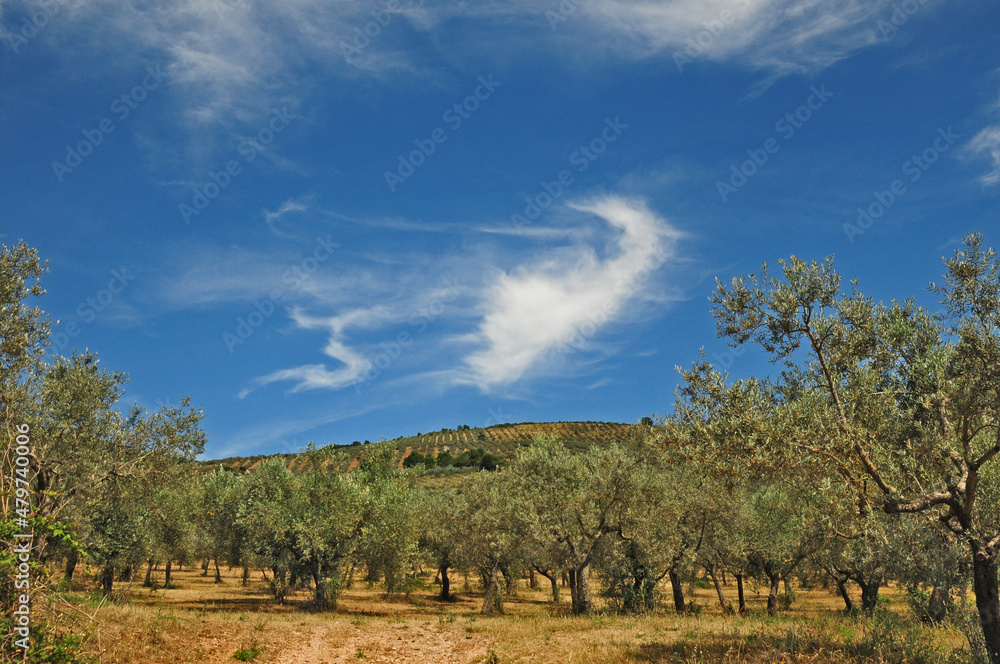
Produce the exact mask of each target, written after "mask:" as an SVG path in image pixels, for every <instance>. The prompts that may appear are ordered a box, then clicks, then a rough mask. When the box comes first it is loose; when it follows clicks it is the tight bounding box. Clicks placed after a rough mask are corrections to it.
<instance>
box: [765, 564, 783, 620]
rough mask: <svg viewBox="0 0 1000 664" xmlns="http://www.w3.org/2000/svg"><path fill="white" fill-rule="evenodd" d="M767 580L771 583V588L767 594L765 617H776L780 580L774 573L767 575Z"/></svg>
mask: <svg viewBox="0 0 1000 664" xmlns="http://www.w3.org/2000/svg"><path fill="white" fill-rule="evenodd" d="M764 573H765V574H767V578H768V579H769V580H770V581H771V587H770V589H769V590H768V592H767V615H769V616H776V615H778V590H780V588H781V578H780V577H779V576H778V574H776V573H773V574H772V573H768V572H766V571H765V572H764Z"/></svg>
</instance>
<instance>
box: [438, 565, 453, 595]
mask: <svg viewBox="0 0 1000 664" xmlns="http://www.w3.org/2000/svg"><path fill="white" fill-rule="evenodd" d="M438 574H439V575H440V576H441V595H440V597H441V599H443V600H444V601H446V602H447V601H449V600H451V581H450V580H449V579H448V566H447V565H442V566H441V567H439V568H438Z"/></svg>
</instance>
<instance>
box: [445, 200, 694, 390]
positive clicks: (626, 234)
mask: <svg viewBox="0 0 1000 664" xmlns="http://www.w3.org/2000/svg"><path fill="white" fill-rule="evenodd" d="M572 207H573V208H575V209H576V210H578V211H580V212H584V213H589V214H593V215H596V216H597V217H600V218H601V219H603V220H604V221H605V222H607V224H609V225H610V226H611V227H613V228H614V229H615V230H616V231H618V232H619V236H618V238H617V239H616V240H615V242H614V247H613V249H612V253H614V255H613V256H610V257H607V258H603V259H602V258H601V257H600V256H599V255H598V252H597V249H596V248H595V247H593V246H590V245H585V244H578V245H575V246H572V247H569V248H567V249H565V250H563V251H560V252H557V253H555V254H553V255H550V256H547V257H546V258H544V259H542V260H540V261H539V262H537V263H532V264H528V265H523V266H521V267H520V268H518V269H516V270H513V271H511V272H503V273H501V274H500V275H499V276H497V277H496V279H495V280H494V281H493V283H492V284H490V285H489V286H488V287H487V288H486V290H485V292H484V293H483V297H482V302H481V305H480V307H481V310H482V320H481V322H480V323H479V326H478V329H477V330H476V332H475V333H473V334H472V335H470V336H469V337H467V338H466V340H468V341H474V342H476V343H478V344H479V345H480V346H481V348H479V349H478V350H476V351H474V352H472V353H471V354H469V355H467V356H466V357H465V358H464V368H463V369H462V370H460V371H459V372H458V374H457V381H458V382H463V383H473V384H477V385H479V386H481V387H483V388H484V389H491V388H494V387H498V386H503V385H509V384H511V383H514V382H516V381H518V380H519V379H521V378H522V376H524V375H525V373H527V372H528V371H529V370H531V369H532V368H534V367H537V366H538V365H539V364H542V363H544V362H545V361H546V360H548V359H551V358H550V357H549V356H550V354H551V353H553V352H554V351H556V350H558V349H560V348H564V347H565V346H566V345H567V344H573V343H574V338H579V337H580V335H581V332H583V336H584V337H587V338H590V337H593V335H594V334H595V333H596V331H597V329H599V328H600V327H602V326H604V325H606V324H607V323H610V322H613V321H615V320H617V319H620V318H621V317H622V316H623V314H624V313H625V309H626V307H627V306H628V305H629V304H634V303H635V302H636V301H637V300H639V299H641V298H642V297H643V295H644V294H645V291H647V290H648V287H649V285H650V282H649V281H648V278H649V274H650V272H651V271H655V270H656V269H657V268H659V267H660V266H662V265H663V264H664V263H665V262H667V261H669V260H670V259H671V258H672V257H673V255H674V252H675V249H676V244H677V241H678V240H679V239H680V238H681V233H680V232H679V231H677V230H676V229H674V228H673V227H671V226H670V225H669V224H668V223H667V222H666V221H664V220H663V219H661V218H660V217H658V216H657V215H656V214H655V213H654V212H652V211H651V210H650V209H649V208H648V207H647V206H646V205H645V204H644V203H643V202H641V201H638V200H634V199H625V198H619V197H615V196H607V197H603V198H600V199H597V200H594V201H592V202H590V203H587V204H577V205H573V206H572ZM588 330H592V331H590V332H589V333H588Z"/></svg>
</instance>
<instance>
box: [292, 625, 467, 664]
mask: <svg viewBox="0 0 1000 664" xmlns="http://www.w3.org/2000/svg"><path fill="white" fill-rule="evenodd" d="M289 639H290V643H289V645H288V646H286V647H285V648H283V649H282V651H281V652H280V653H278V655H277V657H276V658H275V659H274V660H272V661H273V662H275V664H334V663H342V662H357V661H365V662H373V663H377V664H390V663H392V664H395V663H397V662H406V663H411V662H412V663H413V664H466V663H467V662H469V661H470V660H472V659H474V658H475V657H477V656H481V655H482V654H484V653H485V652H486V647H485V646H484V645H483V644H482V643H481V642H479V641H478V639H477V640H471V639H466V638H465V633H464V631H463V630H462V629H461V628H459V627H458V626H457V625H452V624H442V623H437V622H428V621H401V622H392V621H382V620H379V621H373V622H372V623H367V624H364V625H348V624H342V623H339V622H338V623H335V624H330V625H310V626H300V627H296V628H294V629H292V630H291V631H290V634H289Z"/></svg>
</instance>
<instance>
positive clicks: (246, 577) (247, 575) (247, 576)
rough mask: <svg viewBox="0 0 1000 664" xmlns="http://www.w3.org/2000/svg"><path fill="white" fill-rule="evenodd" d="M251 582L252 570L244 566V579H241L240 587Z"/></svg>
mask: <svg viewBox="0 0 1000 664" xmlns="http://www.w3.org/2000/svg"><path fill="white" fill-rule="evenodd" d="M249 580H250V568H249V567H247V566H246V565H244V566H243V578H242V579H241V583H240V585H243V586H245V585H246V584H247V581H249Z"/></svg>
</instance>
